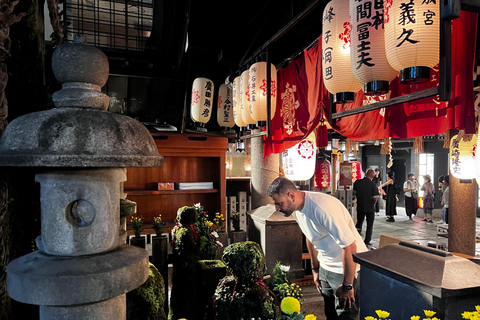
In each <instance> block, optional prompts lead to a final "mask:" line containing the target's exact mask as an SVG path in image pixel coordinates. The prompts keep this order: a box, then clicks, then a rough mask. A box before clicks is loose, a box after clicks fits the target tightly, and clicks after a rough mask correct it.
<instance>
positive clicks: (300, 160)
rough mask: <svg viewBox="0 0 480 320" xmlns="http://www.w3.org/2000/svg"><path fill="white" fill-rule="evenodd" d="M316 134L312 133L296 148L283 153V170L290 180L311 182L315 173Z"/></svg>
mask: <svg viewBox="0 0 480 320" xmlns="http://www.w3.org/2000/svg"><path fill="white" fill-rule="evenodd" d="M316 151H317V146H316V145H315V134H314V133H310V134H309V135H308V137H307V138H305V139H303V140H302V141H300V142H299V143H297V144H296V145H295V146H293V147H291V148H290V149H287V150H285V152H283V156H282V160H283V170H284V171H285V176H286V177H287V178H288V179H290V180H295V181H300V180H309V179H310V178H311V177H312V176H313V173H314V172H315V158H316V157H315V154H316Z"/></svg>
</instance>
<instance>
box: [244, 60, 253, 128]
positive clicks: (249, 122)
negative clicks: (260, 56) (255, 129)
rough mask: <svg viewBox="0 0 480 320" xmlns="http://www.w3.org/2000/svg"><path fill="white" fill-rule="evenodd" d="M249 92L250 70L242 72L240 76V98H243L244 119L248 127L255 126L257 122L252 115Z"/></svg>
mask: <svg viewBox="0 0 480 320" xmlns="http://www.w3.org/2000/svg"><path fill="white" fill-rule="evenodd" d="M249 94H250V92H249V90H248V69H247V70H245V71H243V72H242V75H241V76H240V96H241V97H242V101H241V107H240V109H241V110H242V119H243V122H245V123H246V124H247V125H254V124H255V120H254V119H253V118H252V115H251V114H250V97H249Z"/></svg>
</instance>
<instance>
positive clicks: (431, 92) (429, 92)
mask: <svg viewBox="0 0 480 320" xmlns="http://www.w3.org/2000/svg"><path fill="white" fill-rule="evenodd" d="M438 91H439V89H438V87H433V88H430V89H426V90H422V91H418V92H414V93H410V94H407V95H404V96H399V97H395V98H391V99H388V100H385V101H380V102H376V103H372V104H369V105H366V106H361V107H358V108H354V109H350V110H345V111H341V112H337V113H334V114H332V119H339V118H343V117H347V116H353V115H355V114H359V113H364V112H368V111H373V110H377V109H381V108H386V107H390V106H393V105H396V104H401V103H405V102H410V101H415V100H419V99H423V98H428V97H433V96H436V95H438Z"/></svg>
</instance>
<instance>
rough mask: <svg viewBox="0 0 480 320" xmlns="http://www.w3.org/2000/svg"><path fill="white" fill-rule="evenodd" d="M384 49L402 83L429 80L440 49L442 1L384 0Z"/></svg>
mask: <svg viewBox="0 0 480 320" xmlns="http://www.w3.org/2000/svg"><path fill="white" fill-rule="evenodd" d="M384 19H385V49H386V53H387V59H388V62H389V63H390V65H391V66H392V67H393V68H394V69H395V70H397V71H400V82H401V83H406V84H408V83H422V82H427V81H429V80H430V68H432V67H434V66H435V65H437V64H438V61H439V50H440V1H433V0H428V1H426V0H410V1H405V0H390V1H385V18H384Z"/></svg>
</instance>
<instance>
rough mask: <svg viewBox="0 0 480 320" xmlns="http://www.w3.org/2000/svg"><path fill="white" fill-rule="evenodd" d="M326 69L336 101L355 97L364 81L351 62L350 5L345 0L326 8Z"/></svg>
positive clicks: (323, 56)
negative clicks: (354, 71) (359, 77)
mask: <svg viewBox="0 0 480 320" xmlns="http://www.w3.org/2000/svg"><path fill="white" fill-rule="evenodd" d="M322 27H323V36H322V48H323V54H322V69H323V81H324V83H325V87H326V88H327V90H328V92H330V93H331V94H333V95H334V98H333V99H334V102H336V103H337V102H338V103H340V102H341V103H343V102H347V101H354V100H355V92H357V91H358V90H360V89H361V88H362V84H361V83H359V82H358V81H357V79H355V77H354V76H353V72H352V65H351V62H350V33H351V30H352V25H351V24H350V14H349V6H348V5H347V3H346V2H345V1H342V0H332V1H330V2H329V3H328V4H327V5H326V7H325V9H324V11H323V24H322Z"/></svg>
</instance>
